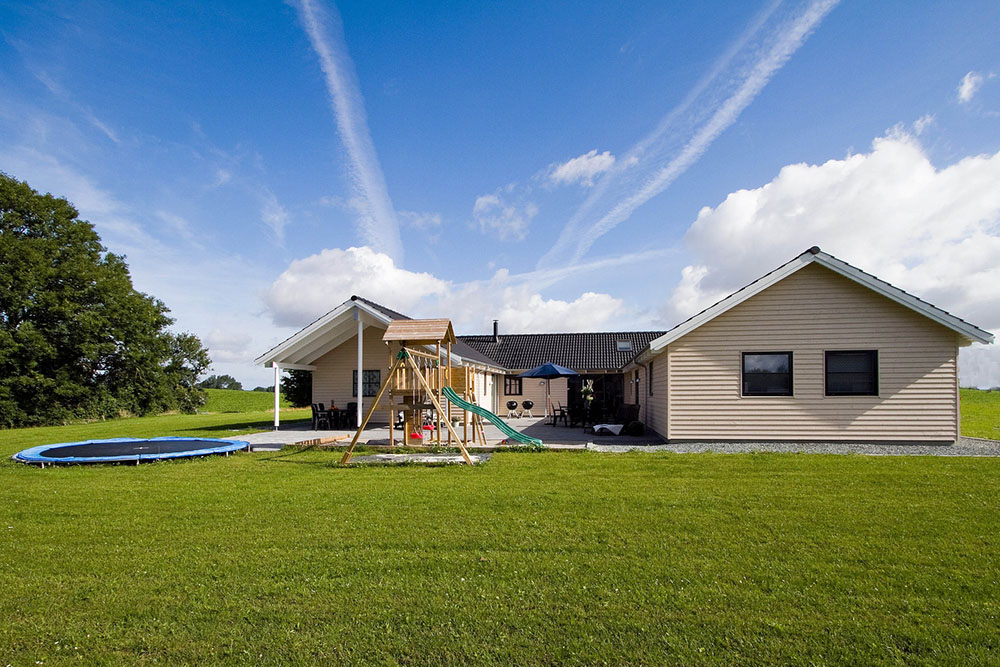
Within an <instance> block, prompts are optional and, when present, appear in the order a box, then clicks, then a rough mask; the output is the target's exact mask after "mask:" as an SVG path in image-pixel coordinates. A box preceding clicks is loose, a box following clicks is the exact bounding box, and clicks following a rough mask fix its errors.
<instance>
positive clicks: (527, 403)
mask: <svg viewBox="0 0 1000 667" xmlns="http://www.w3.org/2000/svg"><path fill="white" fill-rule="evenodd" d="M521 407H522V408H524V411H523V412H522V413H521V416H522V417H531V418H532V419H534V417H535V415H533V414H531V408H533V407H535V402H534V401H521Z"/></svg>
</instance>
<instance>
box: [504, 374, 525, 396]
mask: <svg viewBox="0 0 1000 667" xmlns="http://www.w3.org/2000/svg"><path fill="white" fill-rule="evenodd" d="M512 386H516V387H517V391H511V390H510V388H511V387H512ZM503 395H504V396H524V378H519V377H517V376H516V375H504V376H503Z"/></svg>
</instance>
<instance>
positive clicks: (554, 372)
mask: <svg viewBox="0 0 1000 667" xmlns="http://www.w3.org/2000/svg"><path fill="white" fill-rule="evenodd" d="M570 375H579V373H577V372H576V371H574V370H573V369H572V368H566V367H565V366H560V365H559V364H553V363H547V364H542V365H541V366H536V367H535V368H532V369H531V370H530V371H524V372H523V373H521V374H520V375H518V376H517V377H519V378H543V379H544V380H545V415H546V416H548V414H549V380H551V379H552V378H562V377H569V376H570Z"/></svg>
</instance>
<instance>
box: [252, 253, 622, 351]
mask: <svg viewBox="0 0 1000 667" xmlns="http://www.w3.org/2000/svg"><path fill="white" fill-rule="evenodd" d="M604 261H605V262H607V261H610V260H604ZM539 281H541V282H543V283H545V282H546V281H545V279H544V277H542V276H538V275H537V274H526V275H524V276H517V275H511V274H510V273H509V272H508V271H507V270H506V269H500V270H498V271H496V272H495V273H494V275H493V277H492V278H491V279H489V280H485V281H473V282H467V283H454V282H451V281H447V280H443V279H441V278H438V277H436V276H434V275H432V274H429V273H417V272H414V271H407V270H405V269H401V268H398V267H397V266H396V265H395V264H394V262H393V261H392V259H391V258H390V257H389V256H388V255H385V254H382V253H377V252H375V251H373V250H372V249H371V248H368V247H360V248H348V249H346V250H341V249H337V248H331V249H327V250H324V251H322V252H321V253H319V254H316V255H312V256H310V257H306V258H304V259H301V260H297V261H295V262H292V264H291V265H290V266H289V267H288V269H287V270H285V272H284V273H282V274H281V276H279V277H278V279H277V280H276V281H275V282H274V283H273V284H272V285H271V286H270V288H268V289H267V290H266V291H265V293H264V295H263V300H264V303H265V304H266V305H267V307H268V311H269V313H270V315H271V317H272V319H273V320H274V322H275V323H276V324H278V325H279V326H288V327H302V326H304V325H306V324H308V323H309V322H311V321H313V320H315V319H316V318H317V317H319V316H320V315H322V314H323V313H326V312H328V311H329V310H331V309H332V308H335V307H336V306H338V305H340V304H341V303H343V302H344V301H346V300H347V299H348V298H350V296H351V295H352V294H357V295H359V296H363V297H365V298H368V299H371V300H373V301H375V302H377V303H381V304H383V305H385V306H387V307H389V308H393V309H395V310H399V311H401V312H403V313H406V314H407V315H411V316H414V317H449V318H451V319H452V321H453V322H454V324H455V327H456V329H457V330H459V331H466V332H476V331H487V330H488V329H489V328H490V324H491V322H492V321H493V320H494V319H500V320H501V322H502V326H503V327H504V330H506V331H535V332H538V331H600V330H602V329H608V328H621V326H622V324H621V322H622V319H623V318H625V317H626V316H629V315H630V313H629V311H627V309H626V307H625V304H624V301H623V300H622V299H620V298H616V297H613V296H611V295H609V294H600V293H595V292H589V291H588V292H584V293H582V294H580V295H579V296H578V297H575V298H571V299H555V298H547V297H545V296H543V295H542V294H540V293H539V292H538V287H537V284H538V282H539Z"/></svg>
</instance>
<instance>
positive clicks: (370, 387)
mask: <svg viewBox="0 0 1000 667" xmlns="http://www.w3.org/2000/svg"><path fill="white" fill-rule="evenodd" d="M361 384H362V386H361V390H362V391H363V392H364V395H365V397H368V396H375V395H376V394H378V388H379V387H381V386H382V371H380V370H375V371H362V376H361ZM357 395H358V371H357V369H355V370H354V386H353V387H352V388H351V396H355V397H356V396H357Z"/></svg>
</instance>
